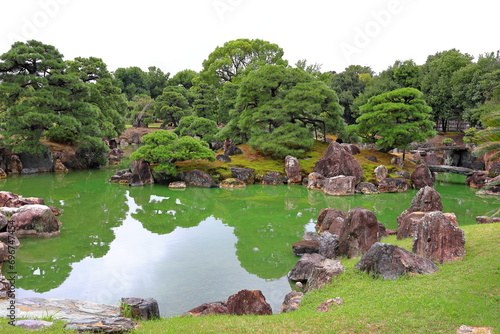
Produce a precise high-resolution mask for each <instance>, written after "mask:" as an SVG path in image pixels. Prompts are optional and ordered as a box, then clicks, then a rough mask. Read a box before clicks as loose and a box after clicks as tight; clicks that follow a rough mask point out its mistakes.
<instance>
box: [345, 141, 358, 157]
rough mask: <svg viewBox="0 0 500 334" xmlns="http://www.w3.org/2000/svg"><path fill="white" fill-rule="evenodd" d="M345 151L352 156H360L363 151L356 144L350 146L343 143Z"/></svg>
mask: <svg viewBox="0 0 500 334" xmlns="http://www.w3.org/2000/svg"><path fill="white" fill-rule="evenodd" d="M340 145H341V146H342V147H343V148H344V149H345V150H346V152H347V153H349V154H350V155H356V154H360V153H361V151H360V150H359V147H357V146H356V145H354V144H348V143H342V144H340Z"/></svg>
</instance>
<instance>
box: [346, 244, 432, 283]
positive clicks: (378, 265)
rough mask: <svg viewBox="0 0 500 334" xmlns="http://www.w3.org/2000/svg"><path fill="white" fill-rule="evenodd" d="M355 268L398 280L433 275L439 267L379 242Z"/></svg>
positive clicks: (403, 250) (400, 249) (401, 249)
mask: <svg viewBox="0 0 500 334" xmlns="http://www.w3.org/2000/svg"><path fill="white" fill-rule="evenodd" d="M355 268H357V269H359V270H361V271H365V272H367V273H368V274H372V275H374V276H382V277H383V278H385V279H393V280H395V279H397V278H398V277H400V276H402V275H405V274H408V273H414V274H432V273H434V272H436V271H438V270H439V269H438V267H437V266H436V265H435V264H434V263H433V262H432V261H430V260H428V259H424V258H422V257H420V256H417V255H415V254H413V253H412V252H409V251H407V250H406V249H403V248H400V247H398V246H394V245H391V244H384V243H380V242H377V243H375V244H373V245H372V246H371V247H370V249H369V250H368V253H366V254H365V255H363V257H362V258H361V260H360V261H359V262H358V263H356V265H355Z"/></svg>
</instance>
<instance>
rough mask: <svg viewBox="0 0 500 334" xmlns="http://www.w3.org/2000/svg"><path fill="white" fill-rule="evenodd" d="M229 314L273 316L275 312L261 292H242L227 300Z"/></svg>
mask: <svg viewBox="0 0 500 334" xmlns="http://www.w3.org/2000/svg"><path fill="white" fill-rule="evenodd" d="M227 310H228V312H229V314H235V315H271V314H273V310H272V308H271V305H269V304H268V303H267V302H266V298H265V297H264V295H263V294H262V292H261V291H260V290H246V289H245V290H241V291H239V292H238V293H236V294H234V295H231V296H229V298H228V299H227Z"/></svg>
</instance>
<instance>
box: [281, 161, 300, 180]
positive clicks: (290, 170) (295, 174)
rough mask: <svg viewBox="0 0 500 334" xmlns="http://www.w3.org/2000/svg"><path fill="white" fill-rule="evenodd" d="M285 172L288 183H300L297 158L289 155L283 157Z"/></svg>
mask: <svg viewBox="0 0 500 334" xmlns="http://www.w3.org/2000/svg"><path fill="white" fill-rule="evenodd" d="M285 173H286V177H287V183H288V184H300V183H302V173H301V170H300V163H299V159H297V158H295V157H292V156H291V155H287V156H286V157H285Z"/></svg>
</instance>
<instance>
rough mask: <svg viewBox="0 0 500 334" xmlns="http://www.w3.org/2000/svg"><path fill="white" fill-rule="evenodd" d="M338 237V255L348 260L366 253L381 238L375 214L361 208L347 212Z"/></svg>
mask: <svg viewBox="0 0 500 334" xmlns="http://www.w3.org/2000/svg"><path fill="white" fill-rule="evenodd" d="M330 232H332V231H331V229H330ZM338 236H339V253H340V255H345V256H347V257H349V258H351V257H356V256H358V255H361V254H364V253H366V252H367V251H368V250H369V249H370V247H371V246H372V245H373V244H374V243H376V242H378V241H380V239H381V238H382V235H381V230H380V227H379V223H378V221H377V217H376V216H375V214H374V213H373V212H372V211H370V210H367V209H364V208H361V207H356V208H354V209H351V210H349V212H348V213H347V217H346V218H345V220H344V223H343V225H342V226H341V227H340V228H339V233H338Z"/></svg>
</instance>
